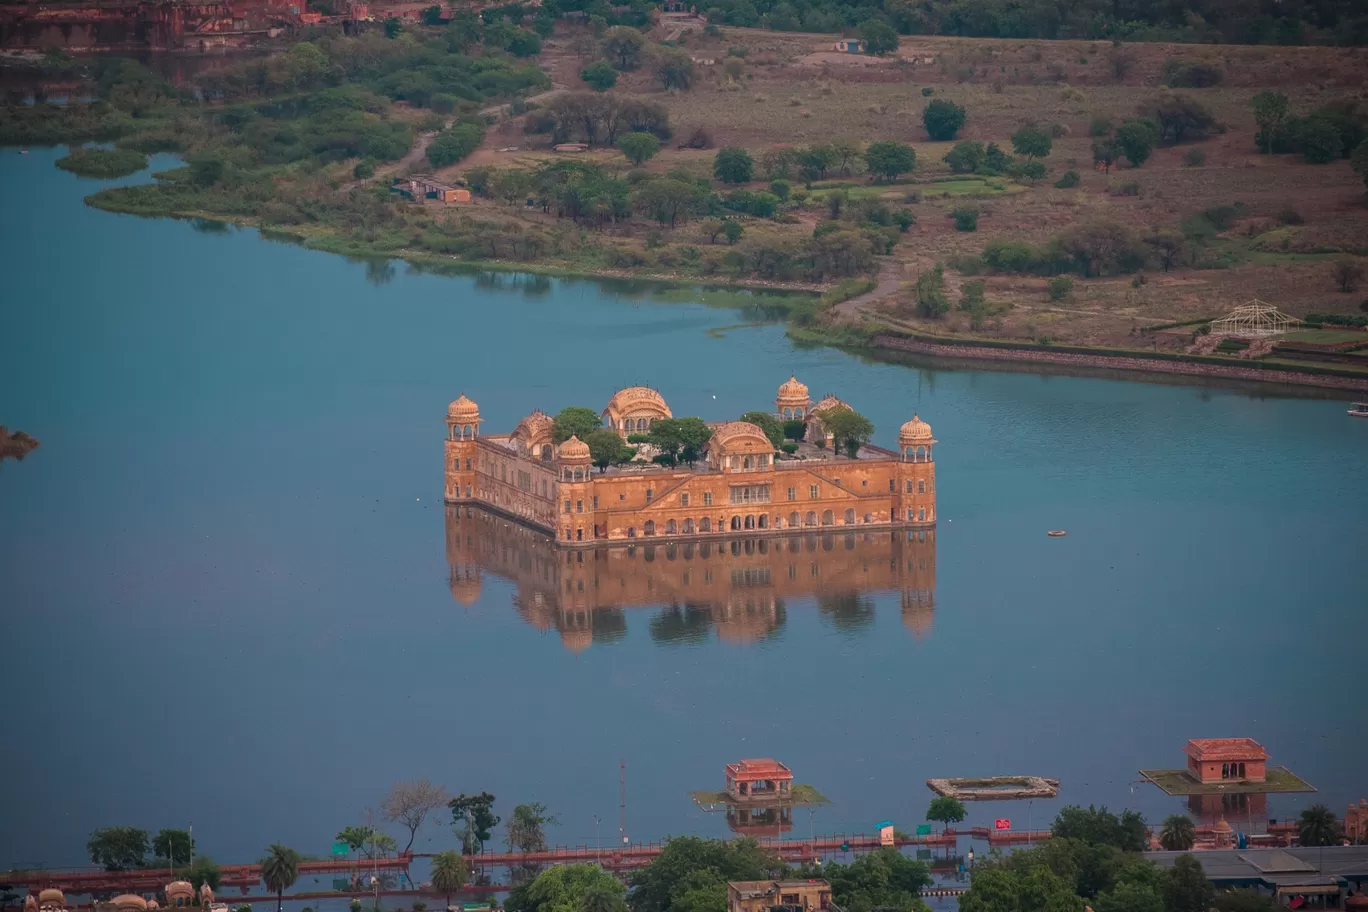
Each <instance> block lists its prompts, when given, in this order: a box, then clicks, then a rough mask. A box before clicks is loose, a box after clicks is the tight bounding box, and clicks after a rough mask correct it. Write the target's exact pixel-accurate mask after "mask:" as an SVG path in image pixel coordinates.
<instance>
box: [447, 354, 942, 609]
mask: <svg viewBox="0 0 1368 912" xmlns="http://www.w3.org/2000/svg"><path fill="white" fill-rule="evenodd" d="M698 398H704V399H706V398H709V397H706V396H700V397H698ZM711 398H717V397H711ZM846 408H850V406H848V405H847V404H846V403H845V402H844V401H842V400H841V399H839V398H837V397H836V396H835V395H828V396H825V397H824V398H823V399H822V400H821V401H820V402H818V403H816V404H815V405H814V403H813V401H812V399H811V398H810V396H809V390H808V387H807V385H806V384H804V383H802V382H801V381H800V380H799V379H798V378H797V377H796V376H792V377H789V379H788V380H786V381H785V382H784V383H782V384H780V385H779V387H778V396H777V398H776V399H775V410H774V411H773V412H771V413H769V416H768V417H766V418H763V419H762V418H756V422H758V423H751V422H743V421H724V422H709V421H706V420H704V419H702V418H694V417H688V418H679V419H676V420H674V421H673V422H672V423H671V425H670V427H669V431H668V432H663V433H651V432H652V429H653V428H655V427H656V424H657V422H660V421H664V420H667V419H675V416H674V413H673V412H671V410H670V406H669V404H668V403H667V402H666V401H665V397H663V396H662V395H661V394H660V393H659V392H657V391H656V390H654V389H651V388H650V387H646V386H629V387H626V388H624V389H620V390H618V391H617V392H615V393H614V394H613V395H612V397H611V399H610V400H609V402H608V405H607V407H606V408H604V410H603V411H602V412H601V413H600V414H601V416H602V424H603V427H604V428H605V429H609V428H610V429H612V430H614V431H616V432H617V434H618V435H619V437H620V438H621V439H622V440H623V442H622V443H621V444H620V445H618V447H617V452H614V453H612V454H611V458H609V459H607V460H606V462H605V461H604V460H603V459H602V458H601V459H600V460H599V461H598V467H597V468H595V466H594V465H593V463H594V462H595V458H594V457H595V454H598V455H599V456H600V457H604V456H605V455H609V454H606V453H605V452H603V450H605V449H607V450H612V449H613V447H612V446H607V447H605V446H604V444H603V441H602V440H600V439H599V438H600V437H601V436H602V434H601V433H599V432H598V431H597V430H595V431H593V432H592V433H591V432H588V431H586V430H584V429H581V430H580V433H579V435H576V436H572V437H570V438H569V439H567V440H565V441H563V442H561V443H559V444H557V443H555V442H554V436H553V434H554V425H555V419H553V418H552V417H551V415H550V414H548V413H546V412H543V411H540V410H539V411H534V412H532V414H530V415H528V416H527V417H525V418H523V419H522V420H521V421H519V422H518V424H517V426H516V428H515V429H514V430H513V432H512V433H496V434H488V433H483V432H482V431H481V427H482V418H481V417H480V411H479V407H478V406H477V405H476V404H475V403H474V402H473V401H472V400H470V399H469V398H467V397H466V396H465V395H462V396H461V397H460V398H458V399H457V400H456V401H455V402H453V403H451V405H450V407H449V408H448V409H447V419H446V421H447V425H448V427H449V430H450V433H449V434H448V437H447V441H446V460H445V488H444V495H443V496H444V500H445V501H446V503H448V504H451V505H453V506H458V505H467V504H469V505H476V504H478V505H480V506H481V507H483V508H487V509H489V510H492V511H494V512H496V513H498V514H500V515H501V516H503V517H506V518H510V519H513V520H515V521H518V522H521V523H523V524H524V525H526V526H529V527H531V528H533V529H536V530H539V531H541V532H544V533H549V534H550V535H552V536H553V537H554V539H555V541H556V543H557V544H558V545H571V546H577V545H586V546H587V545H593V544H601V543H604V542H613V541H626V540H630V539H637V538H656V537H660V538H667V539H674V538H686V537H688V538H703V537H707V536H716V535H725V534H729V533H732V532H737V531H742V532H744V531H748V530H754V531H755V532H756V533H757V534H760V533H771V532H784V531H788V530H791V529H812V528H814V527H815V528H818V529H820V528H821V527H835V526H846V527H854V526H873V527H876V528H878V527H883V528H904V527H912V528H922V529H930V528H932V527H933V526H935V524H936V479H935V464H934V460H933V459H932V456H931V453H932V449H933V445H934V444H935V443H936V441H935V439H934V438H933V437H932V436H931V427H930V425H928V424H927V423H926V422H924V421H922V420H921V419H920V418H919V417H913V419H912V420H911V421H909V422H908V423H907V424H905V425H903V426H902V428H901V432H900V433H899V434H898V437H897V449H896V450H895V449H892V448H889V449H885V448H883V447H881V446H878V445H876V444H875V443H873V442H872V441H870V440H868V439H866V437H865V435H867V434H868V433H869V430H870V425H869V423H868V422H867V421H858V420H855V421H845V420H839V421H838V420H837V418H836V412H837V411H838V410H840V409H846ZM578 411H579V412H580V413H583V412H585V411H591V410H585V409H579V410H578ZM583 417H585V416H584V415H583V414H580V415H578V416H577V418H578V420H579V421H581V422H582V421H583ZM776 420H777V421H776ZM777 422H800V423H801V424H792V423H790V424H788V426H787V427H786V428H785V431H786V433H787V435H788V437H789V438H790V439H788V440H783V441H779V440H778V437H779V435H778V433H777V430H776V423H777ZM827 422H830V423H831V424H832V425H833V427H832V428H828V427H826V424H827ZM592 423H593V422H590V424H592ZM658 430H661V431H664V429H658ZM836 431H840V432H841V433H840V435H837V434H836V433H835V432H836ZM636 435H642V436H643V437H645V438H646V439H645V440H643V439H641V437H637V436H636ZM769 435H774V437H773V438H771V436H769ZM837 436H841V438H842V439H840V440H839V441H838V440H837V439H836V437H837ZM608 439H609V441H611V438H608ZM589 440H592V441H593V444H594V449H593V451H591V450H590V448H589V443H588V441H589ZM632 441H635V442H632ZM776 441H778V442H776ZM837 443H839V444H840V446H839V447H838V446H837ZM889 444H890V446H891V444H892V441H890V442H889ZM849 531H854V529H850V530H849ZM453 594H454V593H453Z"/></svg>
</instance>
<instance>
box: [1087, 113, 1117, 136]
mask: <svg viewBox="0 0 1368 912" xmlns="http://www.w3.org/2000/svg"><path fill="white" fill-rule="evenodd" d="M1111 131H1112V125H1111V118H1110V117H1094V118H1093V119H1092V123H1091V124H1089V125H1088V135H1089V136H1091V137H1093V138H1094V139H1096V138H1097V137H1099V136H1110V135H1111Z"/></svg>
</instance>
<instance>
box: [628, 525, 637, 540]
mask: <svg viewBox="0 0 1368 912" xmlns="http://www.w3.org/2000/svg"><path fill="white" fill-rule="evenodd" d="M627 537H628V538H636V526H628V527H627Z"/></svg>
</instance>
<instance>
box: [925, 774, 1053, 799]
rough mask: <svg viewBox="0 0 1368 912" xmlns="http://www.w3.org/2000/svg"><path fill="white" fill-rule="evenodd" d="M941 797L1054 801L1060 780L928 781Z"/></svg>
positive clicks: (1000, 777)
mask: <svg viewBox="0 0 1368 912" xmlns="http://www.w3.org/2000/svg"><path fill="white" fill-rule="evenodd" d="M926 785H927V787H929V788H930V789H931V791H933V792H935V793H936V794H937V795H944V796H946V797H948V798H957V799H959V800H960V801H1006V800H1012V799H1019V798H1053V797H1055V796H1056V795H1058V794H1059V780H1058V779H1045V778H1043V777H1041V776H988V777H986V778H982V779H927V780H926Z"/></svg>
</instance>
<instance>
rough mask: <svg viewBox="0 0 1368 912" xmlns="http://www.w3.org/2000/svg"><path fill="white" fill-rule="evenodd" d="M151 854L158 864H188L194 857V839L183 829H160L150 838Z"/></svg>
mask: <svg viewBox="0 0 1368 912" xmlns="http://www.w3.org/2000/svg"><path fill="white" fill-rule="evenodd" d="M152 854H153V855H155V856H156V858H157V862H158V864H161V863H163V862H165V863H169V864H170V866H171V867H173V868H178V867H180V866H182V865H188V864H189V863H190V859H191V858H194V857H195V840H194V839H193V838H191V836H190V834H189V833H188V832H186V831H185V830H161V831H159V832H158V833H157V835H156V836H155V837H153V839H152Z"/></svg>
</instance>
